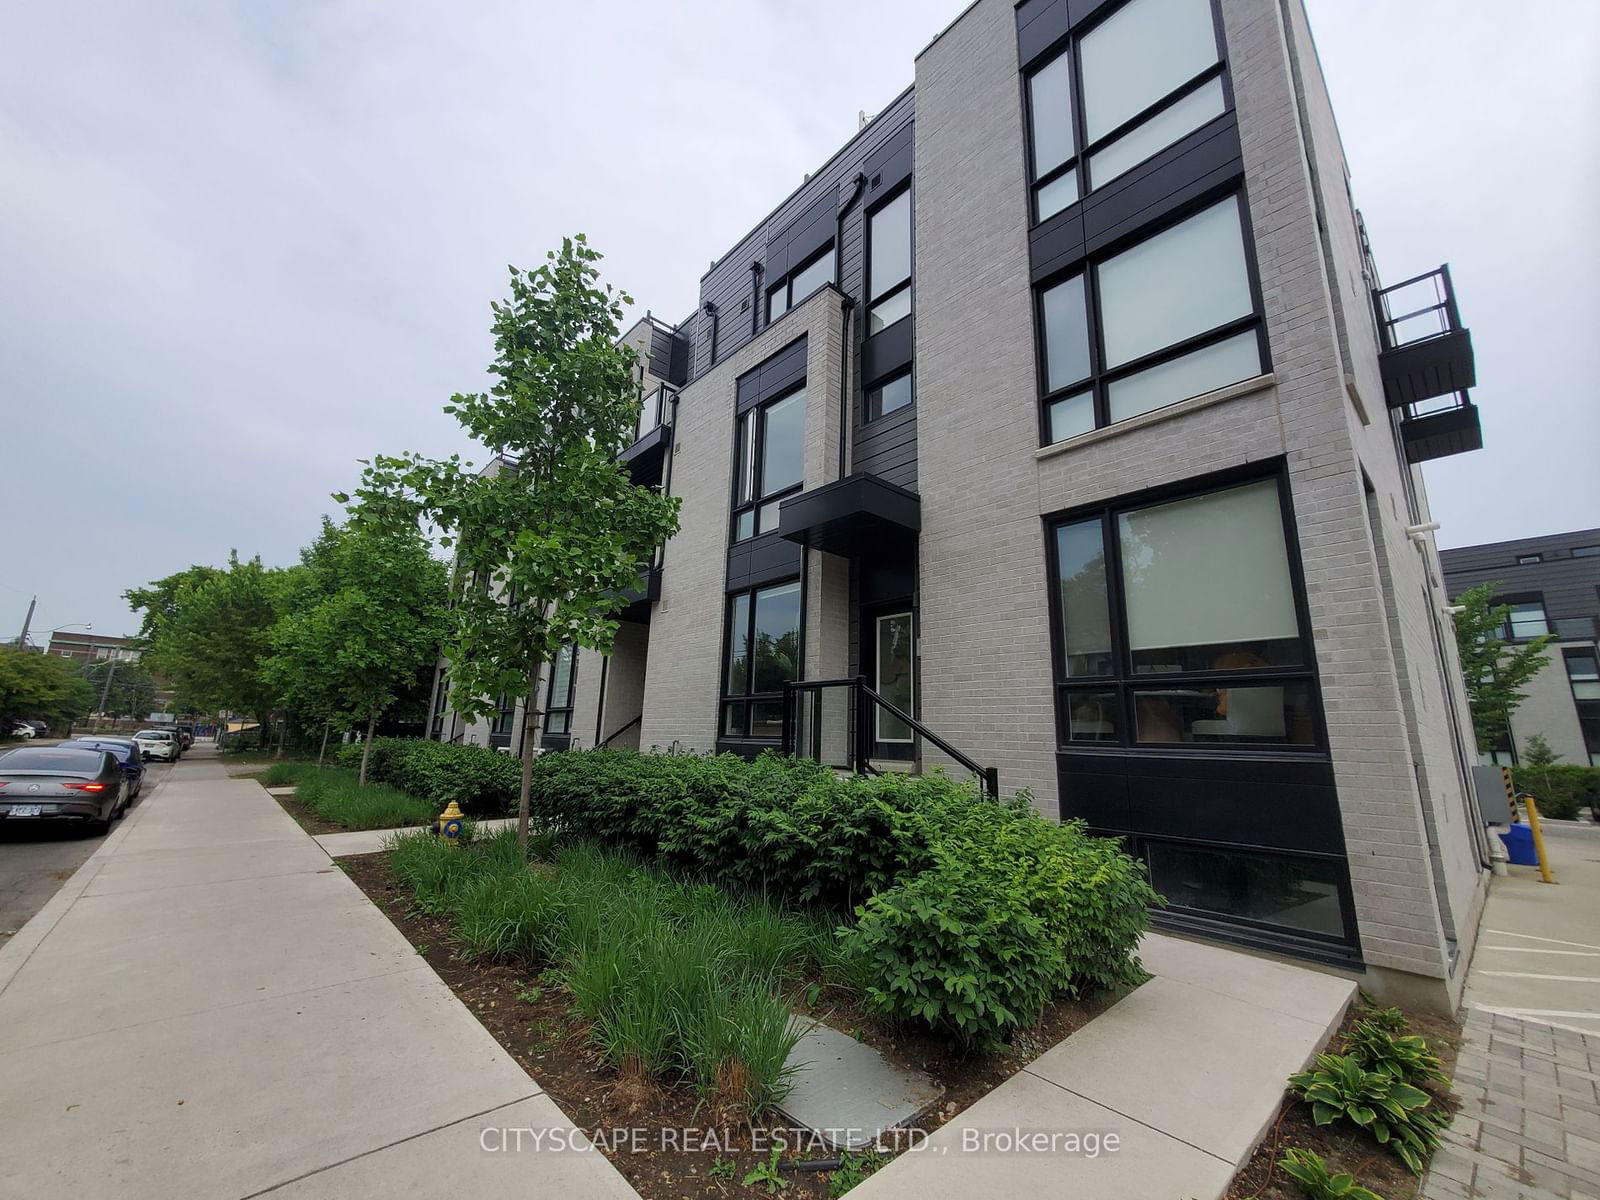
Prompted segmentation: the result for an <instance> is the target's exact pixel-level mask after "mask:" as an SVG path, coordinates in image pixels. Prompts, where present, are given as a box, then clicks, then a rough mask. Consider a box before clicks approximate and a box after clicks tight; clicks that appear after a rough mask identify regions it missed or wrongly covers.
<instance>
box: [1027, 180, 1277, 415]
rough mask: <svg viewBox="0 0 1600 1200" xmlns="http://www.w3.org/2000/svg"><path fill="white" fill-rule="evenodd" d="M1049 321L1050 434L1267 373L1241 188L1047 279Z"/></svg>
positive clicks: (1042, 322) (1045, 352)
mask: <svg viewBox="0 0 1600 1200" xmlns="http://www.w3.org/2000/svg"><path fill="white" fill-rule="evenodd" d="M1038 321H1039V329H1040V337H1039V346H1040V356H1041V359H1042V362H1041V363H1040V388H1041V390H1042V392H1043V394H1044V411H1043V414H1042V417H1043V428H1042V434H1043V440H1044V442H1045V443H1046V444H1049V443H1051V442H1059V441H1061V440H1063V439H1064V438H1069V437H1073V436H1074V435H1076V434H1080V433H1086V432H1088V431H1089V430H1091V429H1094V428H1096V427H1097V426H1101V425H1110V424H1112V423H1114V422H1117V421H1125V420H1127V419H1128V418H1129V417H1135V416H1138V415H1139V414H1140V413H1146V412H1150V411H1151V410H1153V409H1157V408H1162V407H1164V406H1166V405H1168V404H1173V403H1176V402H1177V401H1179V400H1186V399H1188V398H1189V397H1190V396H1198V395H1201V394H1203V393H1205V392H1209V391H1214V390H1215V389H1217V388H1220V387H1225V386H1227V385H1228V384H1230V383H1237V382H1238V381H1239V380H1241V379H1248V378H1250V377H1251V376H1253V375H1259V374H1260V373H1261V370H1262V363H1263V354H1262V345H1261V340H1262V330H1261V321H1260V318H1259V317H1258V315H1257V311H1256V302H1255V293H1254V289H1253V288H1252V286H1251V281H1250V269H1249V259H1248V256H1247V254H1246V252H1245V235H1244V218H1243V210H1242V202H1241V199H1240V198H1239V197H1238V196H1229V197H1228V198H1227V199H1225V200H1222V201H1221V202H1219V203H1216V204H1213V205H1211V206H1210V207H1208V208H1205V209H1202V210H1201V211H1200V212H1197V213H1194V214H1193V215H1191V216H1189V217H1187V218H1185V219H1183V220H1181V221H1179V222H1178V223H1177V224H1175V225H1172V226H1170V227H1169V228H1167V229H1164V230H1162V231H1161V232H1159V233H1157V234H1155V235H1154V236H1152V237H1149V238H1146V239H1145V240H1144V241H1142V242H1139V243H1137V244H1136V245H1133V246H1130V247H1129V248H1127V249H1125V250H1123V251H1121V252H1120V253H1117V254H1114V255H1112V256H1111V257H1109V258H1105V259H1103V260H1101V261H1100V262H1098V263H1096V264H1093V265H1091V266H1090V267H1089V268H1088V269H1086V270H1084V271H1081V272H1079V273H1077V274H1074V275H1071V276H1069V277H1068V278H1066V279H1063V280H1061V281H1060V282H1058V283H1055V284H1052V285H1051V286H1049V287H1047V288H1045V289H1043V290H1042V291H1041V292H1040V293H1039V303H1038ZM1092 330H1093V331H1096V334H1097V336H1096V335H1095V334H1092V333H1091V331H1092Z"/></svg>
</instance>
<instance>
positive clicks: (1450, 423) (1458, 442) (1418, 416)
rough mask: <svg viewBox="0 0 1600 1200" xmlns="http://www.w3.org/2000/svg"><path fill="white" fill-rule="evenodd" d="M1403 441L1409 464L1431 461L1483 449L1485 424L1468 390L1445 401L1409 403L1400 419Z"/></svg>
mask: <svg viewBox="0 0 1600 1200" xmlns="http://www.w3.org/2000/svg"><path fill="white" fill-rule="evenodd" d="M1400 441H1401V443H1402V444H1403V445H1404V446H1405V448H1406V461H1407V462H1408V463H1421V462H1428V461H1430V460H1431V459H1435V458H1448V457H1449V456H1450V455H1452V454H1465V453H1467V452H1468V451H1469V450H1482V449H1483V427H1482V426H1481V425H1480V424H1479V423H1478V406H1477V405H1476V404H1474V403H1473V402H1472V401H1471V400H1470V399H1468V398H1467V394H1466V393H1465V392H1460V393H1457V394H1456V395H1452V396H1450V397H1448V398H1447V400H1446V402H1445V403H1442V404H1429V403H1423V404H1409V405H1407V406H1406V408H1405V417H1404V419H1402V420H1401V422H1400Z"/></svg>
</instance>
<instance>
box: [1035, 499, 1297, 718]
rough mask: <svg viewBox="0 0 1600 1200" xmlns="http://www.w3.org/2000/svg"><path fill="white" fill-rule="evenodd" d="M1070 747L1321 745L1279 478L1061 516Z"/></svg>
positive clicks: (1062, 692) (1059, 578) (1059, 672)
mask: <svg viewBox="0 0 1600 1200" xmlns="http://www.w3.org/2000/svg"><path fill="white" fill-rule="evenodd" d="M1052 543H1053V545H1052V552H1053V559H1054V568H1053V569H1054V571H1055V575H1056V597H1055V601H1056V603H1055V608H1056V621H1057V631H1058V637H1057V653H1056V682H1057V693H1058V706H1057V707H1058V712H1059V714H1060V740H1061V742H1062V744H1064V745H1083V744H1088V745H1093V744H1097V743H1099V744H1111V745H1148V746H1174V745H1193V746H1220V747H1228V746H1233V747H1238V748H1250V747H1262V746H1266V747H1286V746H1287V747H1295V746H1298V747H1307V748H1310V747H1314V746H1316V745H1317V742H1318V737H1317V722H1316V702H1317V701H1316V686H1315V682H1314V679H1313V677H1312V671H1311V654H1310V649H1309V646H1308V643H1307V640H1306V637H1305V631H1304V627H1303V623H1302V621H1301V617H1300V613H1299V605H1298V603H1297V601H1296V591H1295V584H1294V578H1293V572H1292V569H1291V565H1290V556H1289V549H1288V545H1287V542H1286V540H1285V536H1284V519H1283V500H1282V497H1281V495H1280V486H1279V483H1278V481H1277V480H1275V479H1268V480H1260V481H1257V482H1253V483H1246V484H1240V485H1236V486H1232V487H1226V488H1220V489H1217V490H1213V491H1207V492H1202V493H1200V494H1197V495H1192V496H1186V497H1184V498H1182V499H1179V500H1173V501H1169V502H1166V503H1161V504H1149V505H1142V506H1138V507H1123V508H1113V509H1110V510H1107V511H1102V512H1097V513H1093V514H1089V515H1086V516H1082V517H1077V518H1072V519H1069V520H1065V521H1062V522H1060V523H1058V524H1057V525H1056V526H1055V528H1054V531H1053V536H1052Z"/></svg>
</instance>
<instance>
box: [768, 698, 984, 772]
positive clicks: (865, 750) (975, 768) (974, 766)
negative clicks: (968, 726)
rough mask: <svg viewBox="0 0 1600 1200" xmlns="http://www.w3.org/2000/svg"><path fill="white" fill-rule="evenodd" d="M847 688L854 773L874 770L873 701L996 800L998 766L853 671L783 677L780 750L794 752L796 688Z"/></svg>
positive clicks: (787, 752) (875, 770)
mask: <svg viewBox="0 0 1600 1200" xmlns="http://www.w3.org/2000/svg"><path fill="white" fill-rule="evenodd" d="M839 687H842V688H850V689H852V690H853V692H854V693H855V698H856V736H855V738H854V745H853V747H852V753H851V764H850V765H851V769H852V770H854V771H855V772H856V774H858V775H865V774H878V773H879V772H878V771H877V769H876V768H875V767H873V765H872V721H871V708H870V706H871V705H873V704H877V705H879V706H880V707H882V708H883V709H884V710H885V711H887V712H888V713H889V715H890V716H892V717H894V718H896V719H897V720H899V721H901V722H903V723H904V724H905V725H907V726H909V727H910V728H911V729H912V730H913V731H914V732H915V733H916V734H917V735H918V736H919V737H922V738H924V739H926V740H927V741H929V742H932V743H933V744H934V745H935V746H937V747H938V748H939V749H940V750H942V751H943V752H944V753H945V754H946V755H947V756H948V757H950V758H952V759H954V760H955V761H956V762H958V763H960V764H961V765H962V766H963V767H965V768H967V770H969V771H971V772H972V773H973V774H974V775H976V776H977V777H978V778H979V779H980V780H981V781H982V783H983V788H984V790H985V791H986V792H988V793H989V795H991V796H992V797H994V798H995V799H996V800H998V799H999V798H1000V769H999V768H998V767H985V766H983V765H982V764H980V763H979V762H978V761H977V760H975V759H973V758H972V757H971V756H969V755H967V754H964V753H962V752H961V751H960V750H957V749H956V748H955V747H954V746H952V745H951V744H950V743H949V742H947V741H945V739H944V738H942V737H940V736H939V735H938V734H937V733H935V732H934V731H933V730H931V729H929V728H928V727H927V726H926V725H924V724H923V723H922V722H921V721H919V720H917V718H915V717H913V716H912V715H911V714H910V713H907V712H905V711H904V710H902V709H901V708H899V707H898V706H896V705H895V704H892V703H891V702H890V701H888V700H886V699H884V697H883V696H882V695H880V694H879V693H878V692H877V691H876V690H875V689H873V688H872V687H870V686H869V685H868V684H867V680H866V677H865V676H863V675H857V676H855V677H854V678H850V679H800V680H792V681H786V682H785V683H784V685H783V752H784V753H785V754H793V753H795V749H796V747H795V746H794V729H793V726H794V711H795V695H794V693H796V692H802V691H804V692H820V691H821V690H822V689H823V688H839Z"/></svg>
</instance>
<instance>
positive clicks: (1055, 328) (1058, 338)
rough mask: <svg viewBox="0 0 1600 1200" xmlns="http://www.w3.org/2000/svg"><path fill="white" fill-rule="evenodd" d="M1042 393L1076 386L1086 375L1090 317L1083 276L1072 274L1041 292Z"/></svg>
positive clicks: (1087, 369) (1087, 371)
mask: <svg viewBox="0 0 1600 1200" xmlns="http://www.w3.org/2000/svg"><path fill="white" fill-rule="evenodd" d="M1043 303H1044V365H1045V390H1046V391H1050V392H1053V391H1055V390H1056V389H1057V388H1063V387H1066V386H1067V385H1068V384H1072V383H1076V382H1077V381H1078V380H1080V379H1083V378H1085V377H1086V376H1087V375H1088V374H1089V318H1088V314H1087V311H1086V309H1085V308H1084V299H1083V276H1082V275H1074V276H1073V277H1072V278H1071V279H1069V280H1067V281H1066V282H1065V283H1058V284H1056V286H1055V287H1053V288H1051V289H1050V290H1049V291H1047V292H1046V293H1044V300H1043Z"/></svg>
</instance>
